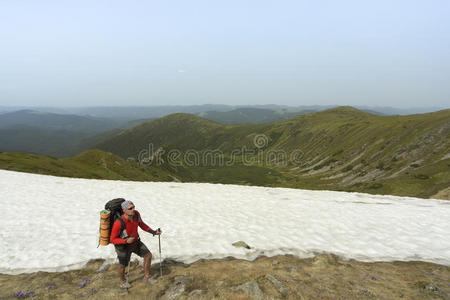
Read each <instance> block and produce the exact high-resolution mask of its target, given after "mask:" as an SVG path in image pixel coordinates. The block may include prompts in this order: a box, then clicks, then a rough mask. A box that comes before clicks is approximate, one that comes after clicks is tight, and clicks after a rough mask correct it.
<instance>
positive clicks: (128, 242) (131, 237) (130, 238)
mask: <svg viewBox="0 0 450 300" xmlns="http://www.w3.org/2000/svg"><path fill="white" fill-rule="evenodd" d="M135 239H136V238H135V237H134V235H130V236H129V237H128V238H127V244H132V243H133V242H134V240H135Z"/></svg>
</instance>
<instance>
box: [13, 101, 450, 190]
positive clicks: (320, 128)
mask: <svg viewBox="0 0 450 300" xmlns="http://www.w3.org/2000/svg"><path fill="white" fill-rule="evenodd" d="M92 148H97V149H100V150H102V151H104V152H109V153H114V154H115V155H118V156H120V157H121V158H122V159H123V160H125V161H128V162H130V163H133V164H135V166H138V167H139V168H140V169H142V170H144V171H145V170H146V169H147V168H153V169H154V170H159V171H160V172H163V173H164V174H166V175H167V176H168V177H170V178H177V180H180V181H185V182H215V183H234V184H251V185H262V186H282V187H293V188H306V189H322V190H327V189H329V190H342V191H358V192H368V193H376V194H392V195H401V196H417V197H424V198H427V197H431V196H435V197H441V198H450V197H449V190H450V155H449V151H448V149H450V110H443V111H438V112H434V113H427V114H416V115H408V116H379V115H375V114H372V113H368V112H364V111H361V110H358V109H355V108H352V107H337V108H332V109H328V110H324V111H318V112H313V113H308V114H303V115H298V116H295V117H293V118H289V119H285V120H281V121H277V122H271V123H263V124H234V125H225V124H221V123H218V122H214V121H211V120H207V119H205V118H202V117H199V116H195V115H191V114H181V113H179V114H172V115H168V116H166V117H163V118H160V119H156V120H152V121H149V122H146V123H142V124H140V125H138V126H136V127H133V128H129V129H127V130H123V131H117V132H111V135H110V136H105V139H104V140H103V141H102V142H100V143H97V144H95V145H93V146H92ZM96 151H98V150H96ZM104 152H102V153H104ZM19 165H20V164H19ZM10 167H11V168H13V167H14V163H13V162H12V163H11V164H10Z"/></svg>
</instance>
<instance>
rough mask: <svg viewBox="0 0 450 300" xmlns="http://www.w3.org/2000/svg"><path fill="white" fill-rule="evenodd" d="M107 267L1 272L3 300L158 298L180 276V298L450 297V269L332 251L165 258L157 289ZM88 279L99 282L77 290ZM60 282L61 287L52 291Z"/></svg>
mask: <svg viewBox="0 0 450 300" xmlns="http://www.w3.org/2000/svg"><path fill="white" fill-rule="evenodd" d="M102 263H103V261H102V260H95V261H92V262H90V263H89V264H88V265H87V266H86V267H85V268H84V269H81V270H73V271H67V272H60V273H46V272H37V273H32V274H20V275H1V274H0V285H1V287H2V289H1V291H0V299H2V298H1V297H3V299H9V298H12V297H11V294H12V293H16V292H18V291H23V292H26V291H27V290H28V291H34V292H35V296H34V299H74V298H81V297H83V298H85V297H86V296H88V298H92V299H158V298H160V297H161V296H162V295H164V294H165V293H166V291H167V289H168V288H169V287H171V286H172V285H173V284H174V278H175V277H176V276H188V277H192V278H193V280H192V281H191V282H190V283H189V284H187V285H186V287H185V290H184V293H183V294H182V295H181V296H180V297H179V299H242V300H244V299H253V298H252V297H250V296H249V295H247V294H246V293H244V292H243V291H232V290H231V288H232V287H236V286H239V285H241V284H244V283H246V282H248V281H251V280H255V281H256V282H257V283H258V285H259V287H260V289H261V291H262V292H263V293H264V299H450V296H449V295H450V267H448V266H442V265H437V264H432V263H425V262H377V263H365V262H358V261H354V260H349V261H346V260H342V259H339V258H338V257H337V256H334V255H329V254H320V255H317V256H316V257H314V258H309V259H299V258H296V257H294V256H291V255H284V256H276V257H270V258H269V257H260V258H258V259H256V260H255V261H253V262H250V261H245V260H238V259H233V258H226V259H221V260H200V261H197V262H195V263H192V264H188V265H186V264H182V263H177V262H174V261H165V262H164V263H163V276H162V277H161V278H158V283H157V284H156V285H149V284H146V283H144V282H142V281H141V278H142V277H143V270H142V267H140V266H139V264H138V263H137V262H134V263H132V265H131V271H130V283H131V284H132V287H131V288H130V289H129V290H128V291H126V290H121V289H119V288H118V285H119V281H118V276H117V273H116V265H111V266H110V267H109V268H108V269H107V270H105V271H103V272H97V271H96V270H97V269H98V268H99V267H100V266H101V265H102ZM266 274H270V275H272V276H273V277H275V278H276V279H277V280H278V281H280V282H281V284H282V285H283V286H285V287H287V288H289V291H288V293H287V294H286V295H284V296H283V295H282V294H280V292H279V291H278V290H277V289H276V288H275V286H274V284H273V283H272V282H271V281H269V280H268V279H266V277H265V275H266ZM152 275H154V276H155V277H158V276H159V266H158V265H154V266H152ZM83 278H86V279H87V280H92V282H90V283H89V284H87V285H86V286H84V287H79V286H77V284H79V283H82V282H83ZM52 285H54V286H55V288H49V289H47V287H48V286H52ZM94 289H96V292H95V293H94V294H92V291H93V290H94ZM199 290H200V291H201V292H200V291H199ZM89 292H91V294H88V293H89ZM194 294H195V295H194Z"/></svg>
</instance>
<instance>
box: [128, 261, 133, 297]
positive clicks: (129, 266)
mask: <svg viewBox="0 0 450 300" xmlns="http://www.w3.org/2000/svg"><path fill="white" fill-rule="evenodd" d="M132 254H133V253H131V254H130V260H129V261H128V272H127V285H128V283H129V282H128V276H129V275H130V263H131V255H132ZM127 289H128V288H127Z"/></svg>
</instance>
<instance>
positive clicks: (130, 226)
mask: <svg viewBox="0 0 450 300" xmlns="http://www.w3.org/2000/svg"><path fill="white" fill-rule="evenodd" d="M137 216H139V219H140V222H138V218H137ZM122 219H123V220H124V221H125V228H126V229H124V230H123V235H125V236H131V235H133V236H134V237H135V238H136V239H135V242H134V243H132V244H130V246H132V245H134V244H135V243H136V241H137V240H138V238H139V233H138V226H139V227H141V229H142V230H144V231H147V232H150V233H154V232H155V231H154V230H153V229H151V228H150V226H148V225H147V224H145V223H144V221H142V218H141V217H140V214H139V212H138V211H137V210H136V211H135V214H134V216H133V220H132V221H128V219H127V218H125V215H122ZM121 226H122V224H121V223H120V221H119V220H116V221H115V222H114V225H113V227H112V230H111V237H110V238H109V241H110V242H111V244H116V245H120V244H126V243H127V239H123V238H120V237H119V233H120V228H121ZM125 230H126V232H125ZM122 237H124V236H122Z"/></svg>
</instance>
